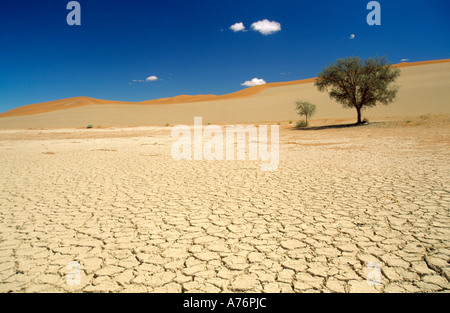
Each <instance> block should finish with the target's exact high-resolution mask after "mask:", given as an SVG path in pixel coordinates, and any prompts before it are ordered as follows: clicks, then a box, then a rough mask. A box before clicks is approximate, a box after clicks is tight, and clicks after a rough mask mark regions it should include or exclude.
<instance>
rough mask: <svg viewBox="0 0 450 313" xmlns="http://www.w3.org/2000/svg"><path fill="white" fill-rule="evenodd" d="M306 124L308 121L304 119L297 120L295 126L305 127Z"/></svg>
mask: <svg viewBox="0 0 450 313" xmlns="http://www.w3.org/2000/svg"><path fill="white" fill-rule="evenodd" d="M307 126H308V122H306V121H298V122H297V128H305V127H307Z"/></svg>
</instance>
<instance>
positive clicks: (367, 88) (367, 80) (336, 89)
mask: <svg viewBox="0 0 450 313" xmlns="http://www.w3.org/2000/svg"><path fill="white" fill-rule="evenodd" d="M399 76H400V70H399V69H397V68H393V67H392V64H391V63H389V62H388V61H387V60H386V58H384V57H382V58H379V57H377V58H369V59H367V60H365V61H362V60H361V58H359V57H348V58H344V59H339V60H337V61H336V63H335V64H331V65H330V66H328V67H326V68H325V69H324V70H322V72H320V73H319V75H318V77H317V81H316V83H315V86H316V87H317V89H318V90H319V91H320V92H324V91H329V94H330V98H332V99H334V100H336V101H337V102H338V103H341V104H342V105H343V106H344V107H346V108H355V109H356V111H357V114H358V124H359V123H361V109H363V108H366V107H373V106H376V105H377V104H378V103H381V104H384V105H388V104H390V103H392V102H393V101H394V100H395V97H396V96H397V92H398V87H397V86H395V85H391V84H392V83H393V82H395V80H396V79H397V78H398V77H399Z"/></svg>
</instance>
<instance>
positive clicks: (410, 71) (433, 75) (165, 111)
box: [0, 59, 450, 128]
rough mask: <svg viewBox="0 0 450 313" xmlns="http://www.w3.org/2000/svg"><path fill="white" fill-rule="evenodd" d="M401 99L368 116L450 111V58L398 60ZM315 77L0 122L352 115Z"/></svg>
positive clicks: (51, 106)
mask: <svg viewBox="0 0 450 313" xmlns="http://www.w3.org/2000/svg"><path fill="white" fill-rule="evenodd" d="M394 66H395V67H398V68H401V70H402V75H401V77H400V78H399V80H398V82H397V83H398V85H399V86H400V87H401V88H400V92H399V95H398V100H397V101H396V102H395V103H393V104H391V105H389V106H381V105H380V106H378V107H376V108H372V109H369V110H367V111H366V112H364V115H365V116H366V117H369V118H380V117H387V116H412V115H420V114H449V113H450V105H449V100H450V59H446V60H436V61H425V62H414V63H400V64H396V65H394ZM314 81H315V78H310V79H303V80H296V81H289V82H278V83H268V84H265V85H259V86H254V87H250V88H246V89H243V90H240V91H237V92H234V93H231V94H226V95H196V96H190V95H181V96H176V97H172V98H162V99H156V100H147V101H142V102H126V101H111V100H100V99H93V98H89V97H75V98H68V99H62V100H56V101H49V102H43V103H37V104H30V105H26V106H22V107H19V108H16V109H13V110H10V111H8V112H5V113H0V128H63V127H71V128H72V127H75V128H78V127H86V125H88V124H93V125H94V126H103V127H126V126H144V125H165V124H171V125H173V124H192V123H193V117H194V116H202V117H203V122H204V123H217V124H224V123H246V122H248V123H255V122H270V121H288V120H297V119H299V116H298V115H297V113H296V112H295V109H294V102H295V100H297V99H306V100H309V101H312V102H313V103H315V104H317V114H316V115H315V116H314V118H315V119H353V118H355V116H356V113H355V112H354V111H355V110H351V109H343V108H342V107H341V106H340V105H339V104H337V103H336V102H334V101H333V100H331V99H330V98H329V96H328V94H326V93H319V92H318V91H317V90H316V88H315V87H314V84H313V83H314Z"/></svg>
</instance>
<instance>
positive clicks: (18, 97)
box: [0, 0, 450, 112]
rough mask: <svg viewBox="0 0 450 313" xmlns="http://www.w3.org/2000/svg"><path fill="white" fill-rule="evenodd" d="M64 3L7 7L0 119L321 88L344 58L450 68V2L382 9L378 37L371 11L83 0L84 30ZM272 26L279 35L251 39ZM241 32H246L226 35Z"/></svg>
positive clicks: (2, 18) (292, 1)
mask: <svg viewBox="0 0 450 313" xmlns="http://www.w3.org/2000/svg"><path fill="white" fill-rule="evenodd" d="M68 2H69V1H68V0H45V1H20V0H2V1H0V112H3V111H6V110H9V109H12V108H14V107H18V106H21V105H26V104H31V103H38V102H43V101H51V100H57V99H62V98H68V97H75V96H87V97H93V98H99V99H108V100H123V101H143V100H149V99H156V98H161V97H172V96H176V95H180V94H191V95H195V94H225V93H230V92H234V91H238V90H241V89H243V88H246V87H245V86H243V85H242V84H243V83H244V82H246V81H250V80H252V79H253V78H258V79H262V80H264V81H265V82H267V83H270V82H278V81H289V80H297V79H304V78H310V77H316V76H317V74H318V73H319V72H320V71H321V70H322V69H323V68H324V67H325V66H327V65H328V64H330V63H331V62H333V61H335V60H336V59H337V58H341V57H347V56H360V57H362V58H367V57H371V56H376V55H381V56H386V57H387V58H388V60H389V61H391V62H392V63H398V62H400V60H401V59H409V60H410V61H411V62H413V61H423V60H432V59H445V58H450V21H449V18H448V12H450V2H449V1H448V0H428V1H427V0H410V1H397V0H395V1H394V0H390V1H387V0H384V1H383V0H382V1H379V3H380V5H381V25H380V26H369V25H368V24H367V22H366V17H367V14H368V13H369V10H367V9H366V5H367V3H368V2H369V1H368V0H367V1H366V0H358V1H356V0H345V1H335V0H329V1H319V0H315V1H309V0H307V1H300V0H271V1H268V0H247V1H245V0H239V1H235V0H227V1H222V0H208V1H206V0H205V1H201V0H197V1H193V0H178V1H173V0H158V1H151V0H148V1H144V0H129V1H125V0H122V1H118V0H108V1H106V0H95V1H94V0H79V1H78V2H79V3H80V5H81V25H80V26H69V25H68V24H67V22H66V17H67V14H68V13H69V12H70V10H67V9H66V5H67V3H68ZM265 19H267V20H268V21H270V22H276V23H279V25H280V27H281V30H279V31H276V32H274V33H272V34H266V35H264V34H262V33H261V32H258V31H256V30H253V29H252V28H251V25H252V24H253V23H256V22H258V21H263V20H265ZM239 22H241V23H243V25H244V26H245V28H246V31H239V32H234V31H233V30H231V29H230V28H229V27H230V26H232V25H233V24H235V23H239ZM275 25H276V24H275ZM269 26H270V25H269ZM352 34H354V35H355V38H354V39H350V36H351V35H352ZM150 76H156V77H157V78H158V79H157V80H154V81H146V78H148V77H150ZM140 81H142V82H140Z"/></svg>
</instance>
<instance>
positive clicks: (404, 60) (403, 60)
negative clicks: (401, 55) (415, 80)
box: [400, 59, 409, 62]
mask: <svg viewBox="0 0 450 313" xmlns="http://www.w3.org/2000/svg"><path fill="white" fill-rule="evenodd" d="M400 62H409V59H401V60H400Z"/></svg>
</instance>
